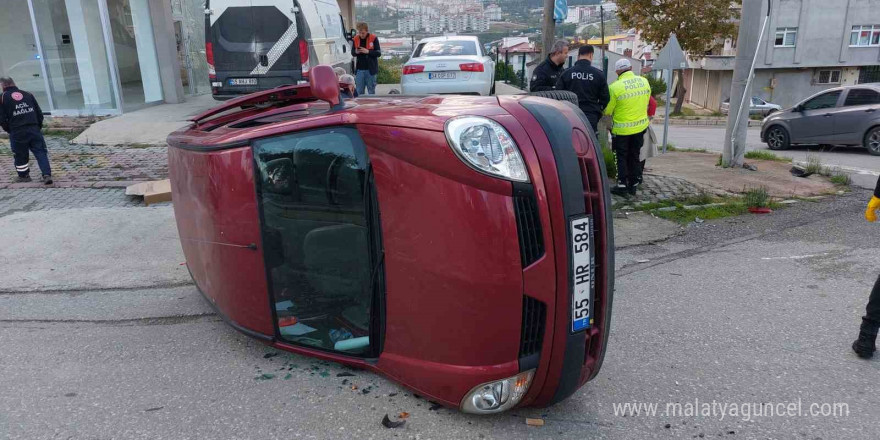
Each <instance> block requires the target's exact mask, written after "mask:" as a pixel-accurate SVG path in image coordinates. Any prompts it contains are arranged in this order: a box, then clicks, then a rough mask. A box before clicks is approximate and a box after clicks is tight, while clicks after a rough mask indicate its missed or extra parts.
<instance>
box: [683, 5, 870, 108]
mask: <svg viewBox="0 0 880 440" xmlns="http://www.w3.org/2000/svg"><path fill="white" fill-rule="evenodd" d="M770 1H771V2H772V3H771V16H770V21H769V23H768V25H767V30H766V32H765V34H764V38H763V41H762V43H761V45H760V47H759V48H758V60H757V64H756V66H755V77H754V80H753V85H752V95H753V96H759V97H761V98H763V99H764V100H767V101H770V102H773V103H776V104H780V105H782V106H791V105H794V104H796V103H798V102H800V101H801V100H802V99H804V98H806V97H808V96H810V95H812V94H815V93H818V92H820V91H822V90H825V89H828V88H831V87H837V86H840V85H850V84H862V83H873V82H880V2H878V1H877V0H838V1H834V2H828V1H825V0H770ZM764 5H765V7H766V2H765V3H764ZM735 56H736V48H735V40H727V41H725V44H724V49H723V51H722V55H710V56H703V57H700V58H694V59H692V61H691V67H692V69H690V70H688V71H686V72H685V85H686V87H687V89H688V92H687V94H686V96H685V99H687V100H688V101H689V102H691V103H694V104H696V105H700V106H702V107H706V108H708V109H713V110H717V109H719V107H720V104H721V102H723V101H724V100H725V99H727V98H729V96H730V83H731V81H732V79H733V66H734V58H735Z"/></svg>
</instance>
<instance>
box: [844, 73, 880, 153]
mask: <svg viewBox="0 0 880 440" xmlns="http://www.w3.org/2000/svg"><path fill="white" fill-rule="evenodd" d="M878 108H880V92H878V91H877V90H875V89H871V88H861V87H859V88H852V89H849V90H847V91H846V96H845V97H844V99H843V106H842V107H841V108H840V110H838V111H837V113H836V114H835V115H834V132H835V136H836V138H837V141H838V142H840V143H845V144H852V145H859V144H861V143H862V136H864V135H865V130H867V129H868V124H869V123H870V121H871V120H873V119H874V118H876V117H877V110H878Z"/></svg>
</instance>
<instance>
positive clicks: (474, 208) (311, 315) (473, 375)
mask: <svg viewBox="0 0 880 440" xmlns="http://www.w3.org/2000/svg"><path fill="white" fill-rule="evenodd" d="M339 92H340V90H339V84H338V83H337V82H336V77H335V75H334V74H333V71H332V69H331V68H330V67H329V66H323V65H322V66H316V67H314V68H313V69H312V75H311V76H310V84H303V85H295V86H287V87H281V88H278V89H275V90H270V91H263V92H258V93H254V94H252V95H248V96H244V97H239V98H236V99H233V100H230V101H228V102H227V103H225V104H224V105H222V106H219V107H217V108H215V109H212V110H210V111H208V112H205V113H203V114H201V115H197V116H195V117H194V118H193V119H192V121H193V124H192V125H190V126H189V127H186V128H183V129H181V130H180V131H177V132H175V133H173V134H172V135H171V136H170V137H169V138H168V142H169V144H170V145H171V147H170V148H169V154H168V164H169V171H170V176H171V187H172V193H173V197H174V210H175V216H176V220H177V227H178V231H179V235H180V240H181V245H182V247H183V251H184V254H185V256H186V266H187V268H188V269H189V271H190V273H191V275H192V277H193V280H194V281H195V283H196V286H197V287H198V288H199V290H200V291H201V292H202V294H203V295H204V296H205V297H206V298H207V299H208V302H209V303H210V304H212V305H213V306H214V307H215V308H216V310H217V311H218V313H219V314H220V315H221V316H223V318H224V319H225V320H226V321H227V323H229V324H230V325H231V326H233V327H234V328H236V329H238V330H240V331H241V332H243V333H245V334H246V335H249V336H251V337H253V338H256V339H258V340H260V341H262V342H264V343H266V344H268V345H270V346H273V347H276V348H279V349H282V350H288V351H291V352H294V353H300V354H303V355H308V356H313V357H317V358H320V359H326V360H332V361H335V362H339V363H342V364H345V365H350V366H353V367H357V368H362V369H365V370H369V371H374V372H378V373H381V374H384V375H386V376H388V377H389V378H391V379H393V380H396V381H398V382H400V383H401V384H402V385H404V386H406V387H408V388H411V389H412V390H413V391H414V392H417V393H419V394H421V395H423V396H425V397H426V398H428V399H430V400H433V401H436V402H440V403H442V404H444V405H447V406H450V407H455V408H460V409H461V410H462V411H465V412H470V413H479V414H485V413H493V412H500V411H504V410H508V409H510V408H513V407H515V406H546V405H551V404H553V403H556V402H559V401H561V400H563V399H565V398H567V397H568V396H570V395H571V394H572V393H574V392H575V391H576V390H577V389H578V388H580V387H581V386H582V385H584V384H585V383H586V382H587V381H589V380H591V379H593V378H594V377H595V376H596V374H597V373H598V372H599V369H600V367H601V366H602V360H603V357H604V353H605V349H606V346H607V343H608V332H609V329H610V318H611V307H612V294H613V291H614V289H613V284H614V243H613V231H612V229H613V227H612V219H611V203H612V201H611V196H610V194H609V192H608V185H607V182H606V180H607V179H606V172H605V168H604V167H605V162H604V160H603V156H602V152H601V151H600V149H599V143H598V142H597V140H596V138H595V136H594V135H593V134H592V132H591V131H590V125H589V122H588V121H587V119H586V118H585V116H584V115H583V113H582V112H580V111H579V110H578V108H577V106H575V105H573V104H571V103H568V102H563V101H554V100H550V99H546V98H541V97H534V96H525V95H523V96H500V97H478V96H473V97H470V96H452V97H449V96H436V95H434V96H428V97H407V96H400V95H397V96H395V97H387V98H376V97H361V98H358V99H354V100H345V99H343V98H342V97H341V95H340V93H339Z"/></svg>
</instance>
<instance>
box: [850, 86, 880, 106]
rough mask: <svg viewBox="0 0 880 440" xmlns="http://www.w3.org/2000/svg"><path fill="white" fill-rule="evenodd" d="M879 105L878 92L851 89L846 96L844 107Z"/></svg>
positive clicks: (879, 96)
mask: <svg viewBox="0 0 880 440" xmlns="http://www.w3.org/2000/svg"><path fill="white" fill-rule="evenodd" d="M871 104H880V92H877V91H875V90H871V89H852V90H850V91H849V93H848V94H847V95H846V101H844V103H843V105H844V106H853V105H871Z"/></svg>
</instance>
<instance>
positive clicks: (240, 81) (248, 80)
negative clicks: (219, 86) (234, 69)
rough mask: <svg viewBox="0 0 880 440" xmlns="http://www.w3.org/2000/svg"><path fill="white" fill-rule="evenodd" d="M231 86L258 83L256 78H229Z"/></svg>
mask: <svg viewBox="0 0 880 440" xmlns="http://www.w3.org/2000/svg"><path fill="white" fill-rule="evenodd" d="M229 85H230V86H255V85H257V79H256V78H232V79H230V80H229Z"/></svg>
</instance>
